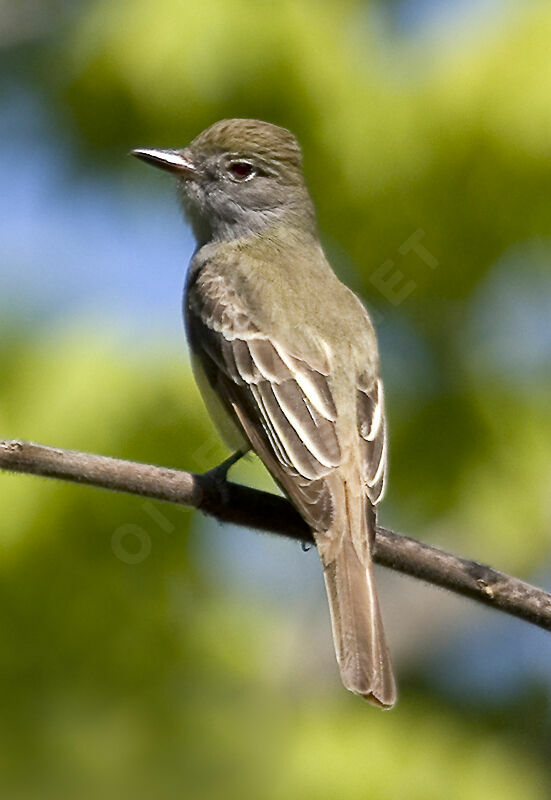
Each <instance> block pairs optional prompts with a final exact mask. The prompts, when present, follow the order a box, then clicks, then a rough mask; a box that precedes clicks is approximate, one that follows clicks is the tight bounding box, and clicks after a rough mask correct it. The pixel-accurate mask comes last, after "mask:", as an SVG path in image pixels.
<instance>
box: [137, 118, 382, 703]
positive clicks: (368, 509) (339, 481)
mask: <svg viewBox="0 0 551 800" xmlns="http://www.w3.org/2000/svg"><path fill="white" fill-rule="evenodd" d="M132 155H134V156H136V157H137V158H139V159H141V160H142V161H145V162H146V163H148V164H151V165H153V166H156V167H159V168H161V169H163V170H166V171H168V172H170V173H172V174H173V175H174V176H175V177H176V178H177V187H178V195H179V199H180V202H181V205H182V207H183V211H184V214H185V216H186V218H187V220H188V222H189V224H190V225H191V228H192V231H193V234H194V237H195V241H196V249H195V252H194V254H193V257H192V259H191V262H190V265H189V269H188V272H187V277H186V283H185V289H184V303H183V307H184V320H185V328H186V333H187V339H188V344H189V348H190V352H191V360H192V365H193V370H194V374H195V378H196V381H197V384H198V386H199V388H200V390H201V393H202V396H203V399H204V402H205V404H206V406H207V409H208V410H209V411H210V413H211V416H212V417H213V419H214V421H215V423H216V424H217V426H218V428H219V431H220V433H221V435H222V437H223V439H224V440H225V442H226V443H227V445H228V446H229V447H230V448H231V450H232V451H234V453H235V456H233V457H232V459H230V460H228V463H233V462H234V461H235V460H237V459H238V458H239V457H240V456H241V455H243V454H244V453H246V452H248V451H250V450H252V451H254V452H255V453H256V454H257V455H258V456H259V457H260V459H261V460H262V462H263V463H264V465H265V466H266V467H267V469H268V471H269V472H270V473H271V475H272V477H273V478H274V480H275V481H276V483H277V484H278V485H279V486H280V488H281V489H282V490H283V492H284V493H285V494H286V495H287V497H288V498H289V499H290V501H291V503H292V504H293V505H294V506H295V508H296V509H297V510H298V512H299V513H300V515H301V516H302V517H303V519H304V520H305V522H306V524H307V525H308V527H309V528H310V529H311V531H312V534H313V538H314V541H315V543H316V547H317V550H318V553H319V556H320V559H321V564H322V568H323V575H324V579H325V585H326V590H327V597H328V601H329V610H330V616H331V623H332V632H333V640H334V645H335V652H336V658H337V663H338V666H339V670H340V674H341V678H342V682H343V684H344V686H345V687H346V688H347V689H348V690H350V691H351V692H354V693H355V694H357V695H360V696H361V697H363V698H364V699H365V700H367V701H368V702H370V703H371V704H372V705H374V706H377V707H379V708H383V709H387V708H391V707H392V706H393V705H394V704H395V702H396V697H397V692H396V683H395V679H394V674H393V670H392V665H391V659H390V655H389V650H388V646H387V643H386V639H385V633H384V628H383V622H382V617H381V611H380V607H379V601H378V597H377V592H376V587H375V580H374V575H373V562H372V551H373V544H374V538H375V531H376V509H377V505H378V504H379V502H380V500H381V498H382V496H383V491H384V486H385V472H386V462H387V449H388V448H387V426H386V416H385V409H384V395H383V385H382V382H381V378H380V372H379V355H378V347H377V339H376V334H375V330H374V327H373V324H372V322H371V319H370V317H369V314H368V312H367V310H366V309H365V307H364V306H363V304H362V303H361V301H360V300H359V298H358V297H357V296H356V295H355V294H354V293H353V292H352V291H351V290H350V289H349V288H348V287H347V286H345V285H344V284H343V283H342V282H341V281H340V280H339V279H338V277H337V275H336V274H335V272H334V271H333V269H332V268H331V266H330V264H329V262H328V260H327V258H326V256H325V254H324V251H323V248H322V245H321V242H320V236H319V232H318V226H317V221H316V213H315V209H314V204H313V201H312V199H311V196H310V193H309V191H308V188H307V185H306V181H305V177H304V172H303V164H302V151H301V148H300V146H299V144H298V141H297V139H296V137H295V136H294V135H293V134H292V133H291V132H290V131H289V130H287V129H286V128H283V127H280V126H279V125H275V124H273V123H270V122H264V121H260V120H254V119H224V120H221V121H219V122H216V123H214V124H213V125H211V126H210V127H208V128H207V129H206V130H204V131H203V132H202V133H200V134H199V135H198V136H196V137H195V138H194V139H193V140H192V141H191V143H190V144H189V145H187V146H185V147H183V148H179V149H168V150H167V149H158V148H137V149H135V150H133V151H132ZM222 466H224V465H222Z"/></svg>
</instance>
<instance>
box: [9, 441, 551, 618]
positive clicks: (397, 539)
mask: <svg viewBox="0 0 551 800" xmlns="http://www.w3.org/2000/svg"><path fill="white" fill-rule="evenodd" d="M0 470H6V471H11V472H22V473H29V474H32V475H42V476H45V477H48V478H58V479H60V480H65V481H73V482H75V483H83V484H86V485H88V486H96V487H100V488H103V489H110V490H112V491H118V492H127V493H129V494H134V495H140V496H142V497H151V498H154V499H156V500H164V501H166V502H169V503H178V504H181V505H186V506H191V507H193V508H197V509H199V510H201V511H203V512H204V513H205V514H208V515H210V516H212V517H216V519H218V520H220V521H222V522H232V523H234V524H238V525H244V526H246V527H250V528H255V529H257V530H261V531H266V532H269V533H275V534H279V535H281V536H286V537H288V538H291V539H296V540H298V541H302V542H310V543H312V542H313V539H312V534H311V532H310V531H309V529H308V528H307V526H306V525H305V523H304V521H303V520H302V518H301V517H300V516H299V514H298V513H297V512H296V511H295V509H294V508H293V506H292V505H291V504H290V503H289V502H288V501H287V500H285V498H283V497H279V496H277V495H274V494H270V493H268V492H261V491H258V490H257V489H251V488H248V487H246V486H240V485H238V484H235V483H231V482H227V483H224V484H222V485H221V484H220V482H219V481H216V480H215V479H214V478H213V476H212V475H210V474H209V473H206V474H205V475H196V474H194V473H191V472H183V471H180V470H174V469H167V468H166V467H156V466H154V465H152V464H139V463H136V462H133V461H123V460H121V459H117V458H108V457H106V456H98V455H92V454H90V453H79V452H76V451H73V450H60V449H57V448H53V447H44V446H43V445H39V444H32V443H30V442H21V441H16V440H0ZM373 557H374V560H375V561H376V562H377V563H378V564H382V565H383V566H385V567H389V568H390V569H394V570H398V571H399V572H403V573H405V574H407V575H412V576H413V577H415V578H419V579H421V580H424V581H427V582H428V583H432V584H435V585H436V586H441V587H443V588H445V589H449V590H451V591H453V592H456V593H458V594H462V595H464V596H465V597H470V598H471V599H473V600H477V601H478V602H480V603H483V604H484V605H487V606H490V607H492V608H495V609H497V610H499V611H504V612H505V613H507V614H511V615H512V616H515V617H519V618H520V619H523V620H525V621H526V622H530V623H532V624H533V625H537V626H539V627H540V628H543V629H545V630H548V631H551V594H549V593H548V592H545V591H544V590H543V589H538V588H537V587H535V586H531V585H530V584H528V583H524V581H521V580H518V579H517V578H514V577H512V576H510V575H506V574H505V573H503V572H498V571H497V570H495V569H493V568H492V567H489V566H487V565H485V564H480V563H478V562H476V561H470V560H469V559H466V558H460V557H459V556H455V555H452V554H451V553H447V552H446V551H444V550H440V549H439V548H436V547H432V546H430V545H427V544H423V543H422V542H419V541H417V540H416V539H411V538H410V537H409V536H404V535H403V534H400V533H396V532H394V531H391V530H388V529H387V528H383V527H380V526H378V527H377V534H376V537H375V546H374V552H373Z"/></svg>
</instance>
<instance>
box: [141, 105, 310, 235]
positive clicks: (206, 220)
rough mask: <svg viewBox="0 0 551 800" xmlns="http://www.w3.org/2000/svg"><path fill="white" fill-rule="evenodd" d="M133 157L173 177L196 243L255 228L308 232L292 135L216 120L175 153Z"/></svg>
mask: <svg viewBox="0 0 551 800" xmlns="http://www.w3.org/2000/svg"><path fill="white" fill-rule="evenodd" d="M132 154H133V155H135V156H137V157H138V158H140V159H142V160H143V161H146V162H147V163H149V164H152V165H154V166H157V167H160V168H161V169H164V170H167V171H168V172H171V173H172V174H174V175H175V176H176V177H177V178H178V183H179V190H180V196H181V199H182V203H183V206H184V210H185V212H186V215H187V217H188V219H189V221H190V223H191V225H192V227H193V230H194V233H195V236H196V238H197V240H198V243H199V245H201V244H205V243H206V242H209V241H222V240H231V239H236V238H239V237H241V236H247V235H250V234H251V233H253V234H254V233H261V232H263V231H265V230H267V229H269V228H270V227H273V226H274V225H278V224H285V225H289V226H292V227H294V228H298V229H303V230H307V231H315V215H314V209H313V205H312V201H311V199H310V196H309V194H308V190H307V188H306V185H305V182H304V176H303V172H302V154H301V151H300V147H299V145H298V142H297V140H296V139H295V137H294V136H293V134H292V133H290V132H289V131H288V130H286V129H285V128H280V127H279V126H277V125H272V124H271V123H269V122H260V121H258V120H251V119H227V120H221V121H220V122H216V123H215V124H214V125H211V127H210V128H207V129H206V130H205V131H203V132H202V133H200V134H199V136H197V137H196V138H195V139H194V140H193V141H192V142H191V143H190V144H189V145H188V146H187V147H184V148H182V149H180V150H157V149H148V148H143V149H137V150H133V151H132Z"/></svg>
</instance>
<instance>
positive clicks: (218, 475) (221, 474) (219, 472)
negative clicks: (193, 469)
mask: <svg viewBox="0 0 551 800" xmlns="http://www.w3.org/2000/svg"><path fill="white" fill-rule="evenodd" d="M244 455H245V453H244V452H242V451H241V450H237V451H236V452H235V453H233V454H232V455H231V456H230V457H229V458H226V459H225V461H222V463H221V464H218V465H217V466H216V467H213V468H212V469H209V470H207V471H206V472H203V478H206V479H207V480H209V481H211V482H212V483H213V484H214V486H216V489H217V490H218V492H219V493H220V496H221V498H222V500H223V502H224V503H228V502H229V492H228V472H229V470H230V468H231V467H233V465H234V464H236V463H237V462H238V461H239V460H240V459H241V458H243V456H244Z"/></svg>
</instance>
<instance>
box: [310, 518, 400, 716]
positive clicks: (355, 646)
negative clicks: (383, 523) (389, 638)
mask: <svg viewBox="0 0 551 800" xmlns="http://www.w3.org/2000/svg"><path fill="white" fill-rule="evenodd" d="M365 562H366V563H363V564H362V562H361V561H360V558H359V556H358V554H357V552H356V549H355V547H354V544H353V542H352V536H351V535H350V532H349V531H347V534H346V535H345V536H344V537H343V541H342V544H341V547H340V549H339V552H338V553H337V555H336V557H335V558H334V560H333V561H332V562H331V563H329V564H327V565H326V566H325V568H324V577H325V585H326V588H327V596H328V599H329V608H330V611H331V622H332V627H333V640H334V643H335V651H336V655H337V662H338V665H339V669H340V672H341V678H342V681H343V683H344V685H345V687H346V688H347V689H349V690H350V691H351V692H355V693H356V694H359V695H361V696H362V697H363V698H364V699H365V700H367V701H368V702H370V703H372V704H373V705H376V706H379V707H382V708H391V707H392V706H393V705H394V703H395V702H396V684H395V681H394V674H393V672H392V665H391V663H390V656H389V653H388V649H387V645H386V641H385V635H384V629H383V623H382V619H381V614H380V611H379V603H378V600H377V595H376V592H375V585H374V578H373V570H372V565H371V559H370V556H369V555H367V558H366V559H365Z"/></svg>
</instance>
